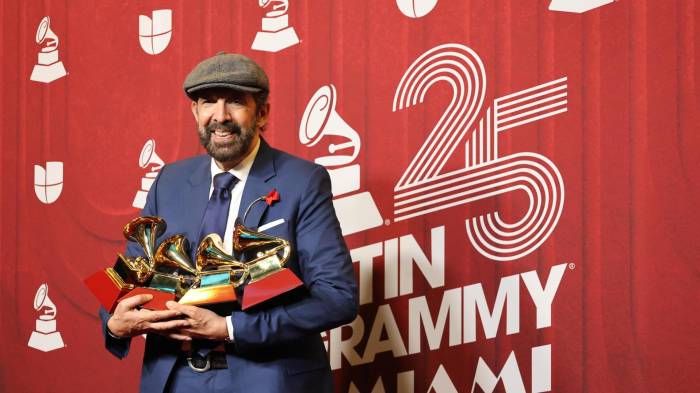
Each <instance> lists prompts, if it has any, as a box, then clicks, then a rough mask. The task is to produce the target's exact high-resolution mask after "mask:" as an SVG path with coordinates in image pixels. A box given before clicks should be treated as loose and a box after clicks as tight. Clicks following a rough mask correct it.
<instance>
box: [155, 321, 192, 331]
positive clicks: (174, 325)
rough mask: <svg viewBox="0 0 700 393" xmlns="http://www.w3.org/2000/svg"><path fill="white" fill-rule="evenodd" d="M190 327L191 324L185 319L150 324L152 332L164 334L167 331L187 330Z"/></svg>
mask: <svg viewBox="0 0 700 393" xmlns="http://www.w3.org/2000/svg"><path fill="white" fill-rule="evenodd" d="M189 326H190V323H189V322H187V320H184V319H177V320H174V321H163V322H152V323H149V324H148V328H149V330H152V331H155V332H162V331H165V330H173V329H183V328H187V327H189Z"/></svg>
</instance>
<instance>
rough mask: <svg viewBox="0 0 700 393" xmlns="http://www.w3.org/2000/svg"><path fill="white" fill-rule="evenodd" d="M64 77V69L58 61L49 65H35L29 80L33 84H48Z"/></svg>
mask: <svg viewBox="0 0 700 393" xmlns="http://www.w3.org/2000/svg"><path fill="white" fill-rule="evenodd" d="M64 76H66V69H65V67H63V62H62V61H59V62H58V63H53V64H51V65H41V64H36V65H35V66H34V69H33V70H32V76H30V77H29V79H31V80H33V81H35V82H43V83H49V82H53V81H55V80H56V79H58V78H62V77H64Z"/></svg>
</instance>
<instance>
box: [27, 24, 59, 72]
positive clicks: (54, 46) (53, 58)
mask: <svg viewBox="0 0 700 393" xmlns="http://www.w3.org/2000/svg"><path fill="white" fill-rule="evenodd" d="M49 25H50V19H49V17H48V16H45V17H44V18H43V19H42V20H41V22H39V27H38V28H37V30H36V43H37V44H42V43H43V44H44V46H43V47H42V48H41V52H39V55H38V56H37V57H38V63H39V64H36V65H34V69H33V70H32V76H30V77H29V79H31V80H33V81H35V82H43V83H49V82H53V81H55V80H56V79H58V78H61V77H64V76H66V68H65V67H63V62H61V61H59V60H58V37H57V36H56V33H54V32H53V31H51V28H50V26H49Z"/></svg>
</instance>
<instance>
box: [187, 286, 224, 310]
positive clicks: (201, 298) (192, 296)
mask: <svg viewBox="0 0 700 393" xmlns="http://www.w3.org/2000/svg"><path fill="white" fill-rule="evenodd" d="M236 299H237V297H236V290H235V289H234V288H233V285H230V284H228V285H212V286H209V287H202V288H194V289H190V290H188V291H187V292H185V294H184V295H183V296H182V297H181V298H180V300H179V301H178V303H180V304H189V305H191V306H199V305H205V304H214V303H227V302H235V301H236Z"/></svg>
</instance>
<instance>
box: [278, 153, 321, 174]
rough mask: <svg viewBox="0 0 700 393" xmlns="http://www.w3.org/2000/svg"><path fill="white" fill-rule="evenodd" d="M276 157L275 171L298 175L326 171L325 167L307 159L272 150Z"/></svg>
mask: <svg viewBox="0 0 700 393" xmlns="http://www.w3.org/2000/svg"><path fill="white" fill-rule="evenodd" d="M270 149H271V150H272V151H273V154H274V157H275V169H276V170H278V171H291V172H294V173H296V174H306V175H311V174H313V173H315V172H319V171H323V170H325V169H324V167H323V166H321V165H318V164H316V163H315V162H313V161H309V160H307V159H305V158H301V157H297V156H295V155H292V154H290V153H287V152H285V151H282V150H279V149H276V148H274V147H271V148H270Z"/></svg>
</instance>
